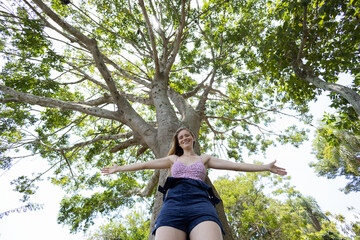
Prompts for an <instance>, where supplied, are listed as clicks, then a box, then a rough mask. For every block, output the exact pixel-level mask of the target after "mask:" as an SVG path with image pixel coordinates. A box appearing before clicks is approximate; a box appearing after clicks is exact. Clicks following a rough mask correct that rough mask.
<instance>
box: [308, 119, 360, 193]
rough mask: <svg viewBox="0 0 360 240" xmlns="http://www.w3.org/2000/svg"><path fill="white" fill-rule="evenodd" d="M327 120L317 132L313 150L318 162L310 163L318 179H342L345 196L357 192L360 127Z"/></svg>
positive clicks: (341, 121)
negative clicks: (324, 177)
mask: <svg viewBox="0 0 360 240" xmlns="http://www.w3.org/2000/svg"><path fill="white" fill-rule="evenodd" d="M346 124H347V121H346V119H341V118H337V119H333V118H329V119H328V120H327V122H325V123H324V124H323V125H322V126H321V127H319V128H318V130H317V132H316V139H315V140H314V144H313V148H314V152H315V154H316V157H317V159H318V162H313V163H311V166H312V167H314V168H315V170H316V172H317V173H318V174H319V175H320V176H326V177H327V178H335V177H338V176H344V177H345V178H346V179H348V180H349V182H348V183H347V184H346V186H345V188H344V189H343V190H344V192H345V193H349V192H358V191H360V177H359V175H360V132H359V130H360V125H359V122H354V123H352V124H349V125H346Z"/></svg>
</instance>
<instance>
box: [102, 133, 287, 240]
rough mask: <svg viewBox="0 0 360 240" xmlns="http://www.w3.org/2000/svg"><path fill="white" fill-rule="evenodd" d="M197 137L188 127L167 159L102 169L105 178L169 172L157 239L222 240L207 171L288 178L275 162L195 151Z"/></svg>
mask: <svg viewBox="0 0 360 240" xmlns="http://www.w3.org/2000/svg"><path fill="white" fill-rule="evenodd" d="M194 143H195V137H194V134H193V133H192V132H191V131H190V130H189V129H187V128H180V129H179V130H177V131H176V133H175V135H174V137H173V139H172V147H171V149H170V151H169V154H168V156H167V157H164V158H160V159H155V160H151V161H148V162H143V163H135V164H131V165H126V166H118V165H116V164H113V166H112V167H105V168H103V169H102V170H101V172H102V173H103V174H104V175H109V174H113V173H116V172H123V171H137V170H141V169H170V170H171V171H170V172H171V177H168V178H167V180H166V182H165V184H164V186H159V191H160V192H162V193H163V194H164V204H163V206H162V209H161V211H160V213H159V216H158V218H157V220H156V223H155V227H154V229H153V234H155V239H156V240H169V239H171V240H186V239H187V237H189V238H190V240H203V239H207V240H222V239H223V238H222V234H224V230H223V228H222V225H221V223H220V220H219V218H218V216H217V213H216V210H215V204H216V203H218V202H219V201H220V200H219V199H218V198H216V196H215V195H214V193H213V191H212V189H211V187H210V186H209V185H207V184H206V183H205V182H204V180H205V177H206V172H207V171H206V170H207V169H208V168H214V169H224V170H233V171H242V172H260V171H270V172H272V173H275V174H279V175H286V174H287V173H286V171H285V169H283V168H280V167H277V166H276V165H275V161H274V162H271V163H269V164H265V165H256V164H249V163H234V162H231V161H228V160H223V159H219V158H216V157H212V156H210V155H206V154H203V155H200V156H199V155H197V154H196V153H195V152H194Z"/></svg>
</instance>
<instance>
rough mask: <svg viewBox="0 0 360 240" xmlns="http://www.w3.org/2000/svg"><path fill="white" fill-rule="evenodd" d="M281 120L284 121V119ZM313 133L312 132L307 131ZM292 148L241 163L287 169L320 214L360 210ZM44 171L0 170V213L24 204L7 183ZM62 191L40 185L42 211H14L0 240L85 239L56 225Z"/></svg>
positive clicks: (41, 164)
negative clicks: (321, 211)
mask: <svg viewBox="0 0 360 240" xmlns="http://www.w3.org/2000/svg"><path fill="white" fill-rule="evenodd" d="M329 103H330V100H329V99H328V97H326V96H321V97H320V98H319V99H318V101H317V102H315V103H312V104H311V107H310V109H311V112H312V113H313V114H314V124H315V125H316V122H317V120H318V119H320V118H321V116H322V115H323V113H324V111H330V110H329V109H328V108H327V106H328V105H329ZM284 121H287V120H286V119H284ZM311 130H314V129H311ZM309 139H310V140H309V141H307V142H305V143H304V144H302V145H300V147H299V148H295V147H292V146H289V145H286V146H277V147H273V148H271V149H269V150H268V151H267V155H266V159H264V157H263V156H262V155H261V156H256V157H253V158H251V159H248V160H245V161H246V162H250V163H251V162H252V161H253V160H260V161H262V162H264V163H267V162H270V161H272V160H274V159H276V160H277V165H278V166H281V167H284V168H286V169H287V172H288V175H289V176H291V180H290V184H291V185H293V186H295V187H296V190H298V191H300V192H301V193H302V194H303V195H305V196H312V197H314V198H315V200H316V201H317V203H318V204H319V206H320V208H321V209H322V210H323V211H330V212H331V213H335V214H343V215H344V216H350V215H349V212H348V210H347V207H351V206H352V207H355V209H356V210H357V211H359V210H360V201H359V199H360V193H350V194H347V195H346V194H344V193H343V192H341V191H340V190H339V189H340V188H342V187H344V186H345V184H346V180H345V179H343V178H340V179H339V178H337V179H327V178H325V177H318V176H317V175H316V173H314V170H313V169H312V168H310V167H309V163H310V162H312V161H315V160H316V159H315V157H314V155H313V154H311V149H312V148H311V140H312V136H310V137H309ZM46 169H47V165H46V161H45V160H44V159H41V158H40V157H37V158H33V159H24V160H22V161H19V162H18V163H17V164H16V165H15V166H14V167H13V168H12V169H11V171H7V172H4V171H0V192H1V194H2V196H1V197H0V213H2V212H5V211H8V210H11V209H15V208H18V207H21V206H24V205H25V204H24V203H22V202H20V201H19V198H20V194H18V193H16V192H14V191H12V186H10V184H9V183H10V181H11V180H13V179H15V178H16V177H17V176H18V175H20V174H25V173H27V174H31V173H32V172H34V171H37V172H41V171H44V170H46ZM227 173H228V172H227V171H221V170H212V171H211V173H210V178H211V179H212V180H215V179H216V178H217V177H218V176H219V175H224V174H227ZM64 194H65V193H64V192H63V191H62V190H61V189H59V188H58V187H56V186H53V185H51V184H50V183H47V182H46V181H43V182H41V184H40V188H39V190H38V191H37V194H36V195H35V196H33V197H32V200H31V201H32V202H35V203H39V204H43V209H41V210H37V211H29V210H28V211H26V212H20V213H18V212H17V211H15V212H13V213H10V214H9V215H8V216H4V217H3V218H2V219H0V240H20V239H37V240H43V239H44V240H45V239H52V240H60V239H61V240H64V239H66V240H82V239H86V238H85V237H84V236H83V234H82V233H78V234H75V235H72V234H70V233H69V228H68V227H67V226H62V225H59V224H57V220H56V219H57V212H58V210H59V203H60V201H61V198H62V197H63V196H64Z"/></svg>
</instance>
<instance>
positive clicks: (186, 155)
mask: <svg viewBox="0 0 360 240" xmlns="http://www.w3.org/2000/svg"><path fill="white" fill-rule="evenodd" d="M182 156H184V157H191V156H197V154H196V153H195V152H194V150H188V151H186V150H184V153H183V155H182Z"/></svg>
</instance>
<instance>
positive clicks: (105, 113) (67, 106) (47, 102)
mask: <svg viewBox="0 0 360 240" xmlns="http://www.w3.org/2000/svg"><path fill="white" fill-rule="evenodd" d="M0 91H2V92H3V93H5V94H8V95H11V96H12V97H13V98H15V99H16V100H17V101H20V102H25V103H29V104H34V105H39V106H42V107H49V108H59V109H62V110H73V111H79V112H82V113H85V114H88V115H92V116H96V117H101V118H107V119H112V120H116V121H122V117H121V116H120V115H119V114H118V113H116V112H112V111H109V110H106V109H101V108H98V107H89V106H87V105H84V104H80V103H74V102H65V101H62V100H57V99H50V98H45V97H39V96H36V95H33V94H29V93H22V92H17V91H15V90H13V89H12V88H9V87H6V86H4V85H1V84H0Z"/></svg>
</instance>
